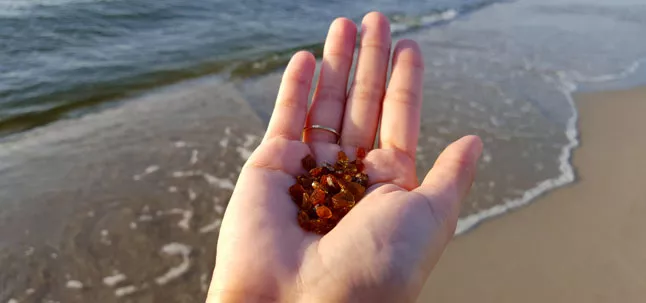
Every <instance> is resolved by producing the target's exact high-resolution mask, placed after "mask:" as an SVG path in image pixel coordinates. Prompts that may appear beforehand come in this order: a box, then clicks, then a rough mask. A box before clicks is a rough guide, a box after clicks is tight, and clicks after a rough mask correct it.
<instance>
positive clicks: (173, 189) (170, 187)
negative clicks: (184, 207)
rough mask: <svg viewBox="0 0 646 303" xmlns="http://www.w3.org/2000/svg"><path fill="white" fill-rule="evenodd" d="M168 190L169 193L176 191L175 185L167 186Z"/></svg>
mask: <svg viewBox="0 0 646 303" xmlns="http://www.w3.org/2000/svg"><path fill="white" fill-rule="evenodd" d="M168 192H169V193H176V192H177V187H175V186H169V187H168Z"/></svg>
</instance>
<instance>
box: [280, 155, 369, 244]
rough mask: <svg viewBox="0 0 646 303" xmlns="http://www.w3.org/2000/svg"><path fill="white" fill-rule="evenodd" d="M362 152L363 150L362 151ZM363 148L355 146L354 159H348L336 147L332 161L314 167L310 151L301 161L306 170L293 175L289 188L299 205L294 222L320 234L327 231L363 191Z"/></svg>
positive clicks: (364, 186) (358, 198)
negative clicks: (294, 182)
mask: <svg viewBox="0 0 646 303" xmlns="http://www.w3.org/2000/svg"><path fill="white" fill-rule="evenodd" d="M362 153H363V154H362ZM363 157H365V150H364V151H363V152H362V151H361V150H360V149H358V150H357V159H356V160H354V161H350V160H349V159H348V156H347V155H346V154H345V153H344V152H343V151H340V152H339V153H338V158H337V161H336V163H334V164H333V165H332V164H328V163H323V165H322V166H320V167H316V161H315V160H314V158H313V157H312V156H311V155H308V156H306V157H305V158H303V160H302V161H301V163H302V165H303V168H305V169H306V170H307V173H306V174H304V175H301V176H297V177H296V184H294V185H292V186H291V187H290V188H289V194H290V196H291V197H292V200H294V202H295V203H296V205H297V206H298V208H299V211H298V218H297V220H298V224H299V225H300V226H301V228H303V230H305V231H309V232H314V233H317V234H321V235H324V234H326V233H328V232H329V231H331V230H332V229H333V228H334V227H335V226H336V224H337V223H339V221H340V220H342V219H343V217H344V216H345V215H346V214H347V213H348V212H350V211H351V210H352V208H353V207H354V206H355V205H356V203H358V202H359V200H360V199H361V198H362V197H363V196H364V195H365V192H366V187H367V185H368V175H366V174H365V173H363V170H364V169H365V165H364V164H363V162H362V161H361V159H362V158H363Z"/></svg>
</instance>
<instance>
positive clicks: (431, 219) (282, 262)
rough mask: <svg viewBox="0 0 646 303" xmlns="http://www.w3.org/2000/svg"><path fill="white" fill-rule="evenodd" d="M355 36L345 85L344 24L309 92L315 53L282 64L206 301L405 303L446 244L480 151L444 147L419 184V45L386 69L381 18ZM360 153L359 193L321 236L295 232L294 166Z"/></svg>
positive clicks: (334, 29)
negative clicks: (365, 185)
mask: <svg viewBox="0 0 646 303" xmlns="http://www.w3.org/2000/svg"><path fill="white" fill-rule="evenodd" d="M361 28H362V30H361V38H360V44H359V45H360V46H359V56H358V57H357V59H356V62H355V64H356V65H357V67H356V72H355V74H354V77H350V66H351V65H352V63H353V62H352V61H353V55H352V54H353V51H354V46H355V40H356V35H357V28H356V25H355V24H354V23H352V21H350V20H348V19H344V18H339V19H337V20H335V21H334V22H333V23H332V25H331V26H330V30H329V33H328V36H327V39H326V42H325V47H324V52H323V59H322V63H321V64H322V67H321V71H320V77H319V80H318V83H316V84H314V83H312V78H313V75H314V71H315V67H316V61H315V59H314V57H313V56H312V54H310V53H308V52H298V53H296V54H295V55H294V56H293V57H292V59H291V61H290V62H289V64H288V66H287V68H286V70H285V72H284V75H283V79H282V83H281V85H280V88H279V90H278V96H277V100H276V105H275V108H274V112H273V114H272V117H271V121H270V122H269V125H268V128H267V132H266V134H265V137H264V139H263V141H262V143H261V144H260V146H258V148H257V149H256V150H255V151H254V153H253V154H252V156H251V157H250V158H249V160H248V161H247V163H246V164H245V165H244V167H243V169H242V171H241V173H240V177H239V179H238V182H237V184H236V188H235V190H234V192H233V195H232V197H231V200H230V202H229V206H228V208H227V210H226V214H225V216H224V220H223V222H222V228H221V230H220V236H219V240H218V247H217V257H216V266H215V270H214V273H213V279H212V281H211V285H210V288H209V293H208V298H207V302H208V303H214V302H412V301H415V300H416V298H417V296H418V294H419V292H420V290H421V288H422V286H423V284H424V282H425V281H426V279H427V277H428V275H429V274H430V272H431V270H432V269H433V267H434V266H435V264H436V263H437V262H438V260H439V258H440V256H441V255H442V252H443V251H444V248H445V247H446V245H447V244H448V242H449V241H450V240H451V239H452V237H453V234H454V231H455V227H456V223H457V219H458V214H459V210H460V203H461V201H462V200H463V199H464V197H465V196H466V194H467V193H468V191H469V189H470V187H471V183H472V181H473V177H474V173H475V170H476V162H477V159H478V158H479V156H480V153H481V151H482V143H481V141H480V139H479V138H478V137H475V136H466V137H463V138H461V139H459V140H457V141H456V142H454V143H452V144H451V145H449V146H448V147H447V148H446V149H445V150H444V151H443V152H442V154H441V155H440V156H439V157H438V159H437V160H436V162H435V165H434V166H433V168H432V169H431V170H430V171H429V172H428V174H427V175H426V177H425V178H424V180H423V181H422V182H421V183H420V182H419V181H418V180H417V177H416V173H415V155H416V148H417V140H418V135H419V128H420V111H421V106H422V83H423V82H422V77H423V69H424V63H423V61H422V56H421V53H420V50H419V46H418V45H417V43H416V42H414V41H412V40H400V41H399V42H397V44H396V45H395V47H394V48H393V51H392V61H391V56H390V54H391V53H390V51H391V36H390V25H389V23H388V19H387V18H386V17H384V16H383V15H381V14H379V13H375V12H373V13H369V14H367V15H366V16H365V17H364V19H363V21H362V24H361ZM389 62H392V74H391V78H390V81H389V83H386V79H387V77H386V75H387V72H388V65H389ZM352 79H353V80H352ZM348 81H352V83H351V86H350V89H349V91H348V90H346V87H347V83H348ZM312 85H315V93H314V97H313V100H312V105H311V106H310V108H309V109H308V94H309V92H310V89H311V88H312ZM314 124H318V125H324V126H327V127H331V128H334V129H337V130H339V132H340V134H341V137H340V138H339V141H338V142H337V138H336V136H335V135H334V134H332V133H330V132H327V131H324V130H320V129H315V130H308V131H306V132H305V133H303V128H304V127H305V126H306V125H314ZM380 124H381V127H379V125H380ZM377 135H378V136H377ZM375 141H377V142H375ZM375 143H376V144H377V146H378V147H377V148H373V146H375ZM357 147H364V148H366V149H368V150H369V152H368V154H367V157H366V159H365V161H364V162H365V164H366V173H367V174H368V175H369V176H370V187H369V190H368V194H367V195H366V196H365V197H364V198H363V199H362V200H361V201H360V203H358V204H357V205H356V206H355V207H354V208H353V209H352V211H350V213H348V215H347V216H345V217H344V218H343V219H342V220H341V221H340V222H339V224H338V225H337V226H336V227H335V228H334V229H333V230H332V231H331V232H330V233H328V234H327V235H325V236H321V235H317V234H313V233H310V232H306V231H304V230H302V229H301V228H300V227H299V225H298V223H297V221H296V214H297V207H296V205H295V204H294V202H292V201H291V198H290V196H289V194H288V188H289V186H291V185H292V184H294V182H295V180H294V177H295V176H297V175H300V174H303V173H305V171H304V170H303V168H302V167H301V162H300V159H302V158H303V157H305V156H306V155H308V154H312V155H314V156H315V157H316V160H317V162H318V163H319V164H321V163H322V162H323V161H327V162H334V160H335V159H336V154H337V152H338V151H339V150H341V149H342V150H344V151H345V152H346V153H347V154H348V155H351V158H353V157H352V156H353V155H354V154H355V152H356V148H357Z"/></svg>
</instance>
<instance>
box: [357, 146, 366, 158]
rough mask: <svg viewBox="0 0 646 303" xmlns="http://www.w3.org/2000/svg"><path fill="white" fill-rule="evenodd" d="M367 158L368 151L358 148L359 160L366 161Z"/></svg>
mask: <svg viewBox="0 0 646 303" xmlns="http://www.w3.org/2000/svg"><path fill="white" fill-rule="evenodd" d="M365 157H366V149H365V148H363V147H359V148H357V159H361V160H362V159H364V158H365Z"/></svg>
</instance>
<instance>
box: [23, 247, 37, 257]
mask: <svg viewBox="0 0 646 303" xmlns="http://www.w3.org/2000/svg"><path fill="white" fill-rule="evenodd" d="M34 250H35V248H34V247H33V246H29V247H28V248H27V249H26V250H25V256H27V257H29V256H31V255H33V254H34Z"/></svg>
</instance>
